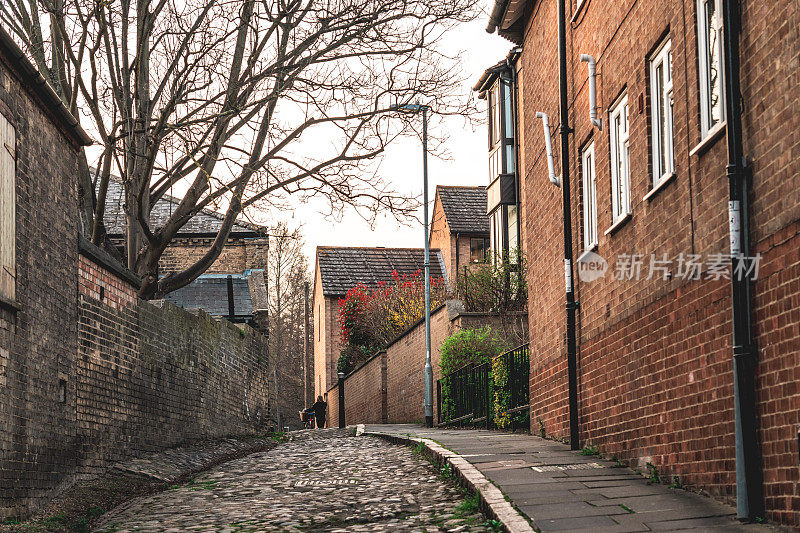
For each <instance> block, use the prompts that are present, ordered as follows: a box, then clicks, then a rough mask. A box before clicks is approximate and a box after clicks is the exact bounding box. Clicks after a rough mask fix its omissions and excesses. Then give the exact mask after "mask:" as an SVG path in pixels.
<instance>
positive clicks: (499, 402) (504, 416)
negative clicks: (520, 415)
mask: <svg viewBox="0 0 800 533" xmlns="http://www.w3.org/2000/svg"><path fill="white" fill-rule="evenodd" d="M492 377H493V380H494V387H493V393H494V394H493V397H494V402H493V404H494V405H493V407H494V423H495V425H496V426H497V427H498V428H500V429H505V428H507V427H509V426H510V425H511V422H512V421H513V420H512V417H511V413H509V412H508V410H509V409H511V389H510V388H509V386H508V366H507V365H506V364H505V358H504V357H498V358H497V359H494V360H493V361H492Z"/></svg>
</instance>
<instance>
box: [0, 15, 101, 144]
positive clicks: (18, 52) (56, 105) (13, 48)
mask: <svg viewBox="0 0 800 533" xmlns="http://www.w3.org/2000/svg"><path fill="white" fill-rule="evenodd" d="M0 53H1V54H2V55H4V56H6V57H8V60H9V64H10V66H11V68H13V69H14V70H15V71H16V72H17V73H18V74H19V75H20V76H21V78H22V79H23V81H24V82H25V84H26V85H28V87H29V88H30V89H31V90H32V91H33V93H34V94H36V96H37V97H38V98H39V99H40V100H41V101H42V103H43V104H44V106H43V107H44V108H46V109H47V110H48V111H49V112H50V113H52V114H53V115H54V116H55V118H56V120H57V121H58V122H59V123H60V124H61V126H62V127H63V128H64V129H65V130H66V131H67V133H69V134H70V135H71V136H72V137H73V138H74V139H75V141H76V142H77V143H78V144H79V145H81V146H89V145H90V144H92V139H91V137H89V136H88V135H87V134H86V132H85V131H83V128H81V126H80V124H79V123H78V119H76V118H75V117H74V116H73V115H72V113H70V112H69V110H68V109H67V108H66V106H65V105H64V102H62V101H61V98H59V97H58V95H57V94H56V92H55V90H53V87H52V86H51V85H50V84H49V83H48V82H47V80H45V79H44V77H43V76H42V75H41V74H40V73H39V71H38V70H36V67H34V66H33V64H32V63H31V62H30V61H29V60H28V58H27V57H25V53H24V52H23V51H22V49H20V47H19V46H17V43H15V42H14V40H13V39H12V38H11V36H10V35H9V34H8V33H6V31H5V30H4V29H3V28H1V27H0Z"/></svg>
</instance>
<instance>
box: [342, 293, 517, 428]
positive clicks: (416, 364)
mask: <svg viewBox="0 0 800 533" xmlns="http://www.w3.org/2000/svg"><path fill="white" fill-rule="evenodd" d="M460 304H461V302H458V301H449V302H447V304H445V305H442V306H440V307H438V308H437V309H435V310H434V311H433V312H432V313H431V364H432V365H433V380H434V394H435V383H436V380H437V379H439V377H440V374H439V362H440V361H441V346H442V343H443V342H444V340H445V339H446V338H447V337H449V336H450V335H452V334H453V333H455V332H456V331H458V330H459V329H464V328H476V327H483V326H487V325H488V326H491V327H492V328H493V329H496V330H498V331H508V330H510V328H509V327H507V326H508V325H507V324H504V323H503V321H502V320H501V318H500V317H498V316H496V315H488V314H479V313H464V312H463V311H462V310H461V308H462V306H461V305H460ZM520 318H521V323H522V324H523V326H525V325H527V316H525V315H520ZM509 342H510V343H511V344H514V343H515V339H509ZM520 344H521V343H520ZM424 371H425V321H424V320H420V321H418V322H417V323H416V324H414V326H412V327H411V328H409V329H408V330H407V331H406V332H405V333H403V334H402V335H400V336H399V337H398V338H397V339H395V341H394V342H392V343H391V344H390V345H389V346H387V347H386V350H385V351H384V352H381V353H379V354H377V355H375V356H374V357H372V358H371V359H369V360H368V361H367V362H365V363H363V364H362V365H361V366H359V367H358V368H356V369H355V370H353V371H352V372H351V373H350V374H348V375H347V376H346V377H345V379H344V393H345V421H346V423H347V425H353V424H381V423H390V424H396V423H417V422H419V423H422V422H424V420H425V374H424ZM338 398H339V388H338V384H337V385H334V386H333V387H331V388H330V389H329V390H328V425H329V426H337V425H338V423H339V414H338V413H339V411H338V408H339V407H338V406H339V401H338ZM435 404H436V398H435V397H434V419H435V417H436V405H435ZM437 422H438V420H437Z"/></svg>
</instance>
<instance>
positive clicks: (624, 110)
mask: <svg viewBox="0 0 800 533" xmlns="http://www.w3.org/2000/svg"><path fill="white" fill-rule="evenodd" d="M628 112H629V109H628V95H627V94H624V95H623V96H622V97H621V98H619V100H618V101H617V103H616V104H614V105H613V106H612V107H611V111H609V113H608V124H609V136H610V137H611V213H612V215H613V224H617V223H619V222H621V221H622V220H624V219H626V218H627V217H628V216H629V215H630V214H631V171H630V144H629V142H628V136H629V131H630V127H629V126H630V116H629V113H628ZM620 171H621V172H620ZM613 224H612V226H613Z"/></svg>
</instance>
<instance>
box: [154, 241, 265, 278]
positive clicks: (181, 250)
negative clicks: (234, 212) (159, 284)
mask: <svg viewBox="0 0 800 533" xmlns="http://www.w3.org/2000/svg"><path fill="white" fill-rule="evenodd" d="M213 241H214V239H213V238H199V237H197V238H195V237H192V238H179V239H176V240H175V241H174V242H172V243H171V244H170V245H169V246H168V247H167V249H166V250H164V254H163V255H162V256H161V259H160V261H159V269H160V272H161V273H162V274H168V273H170V272H179V271H182V270H184V269H186V268H187V267H189V266H190V265H192V264H194V263H195V262H197V260H198V259H200V258H201V257H202V256H203V254H205V253H206V252H207V251H208V249H209V248H210V247H211V244H212V242H213ZM268 253H269V242H268V239H266V238H246V239H242V238H236V237H231V238H229V239H228V241H227V242H226V243H225V246H224V247H223V249H222V253H220V255H219V257H218V258H217V260H216V261H214V264H213V265H211V267H210V268H209V269H208V270H207V271H206V273H207V274H231V273H242V272H244V271H245V270H248V269H266V268H267V255H268Z"/></svg>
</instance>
